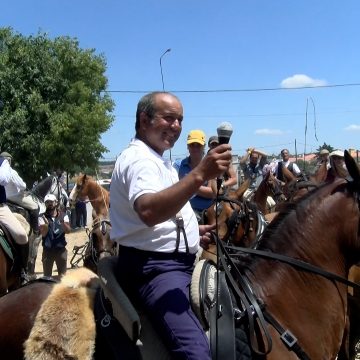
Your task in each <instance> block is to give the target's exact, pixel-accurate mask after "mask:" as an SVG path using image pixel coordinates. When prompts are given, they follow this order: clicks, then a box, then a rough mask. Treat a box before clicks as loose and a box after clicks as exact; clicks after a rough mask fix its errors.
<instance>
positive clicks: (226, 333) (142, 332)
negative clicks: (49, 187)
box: [95, 257, 250, 360]
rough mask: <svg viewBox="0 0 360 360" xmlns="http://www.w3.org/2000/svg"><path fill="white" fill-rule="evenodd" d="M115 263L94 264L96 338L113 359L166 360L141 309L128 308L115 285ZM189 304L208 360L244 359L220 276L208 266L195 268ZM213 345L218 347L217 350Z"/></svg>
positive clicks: (230, 302) (243, 345) (206, 263)
mask: <svg viewBox="0 0 360 360" xmlns="http://www.w3.org/2000/svg"><path fill="white" fill-rule="evenodd" d="M116 262H117V258H116V257H107V258H104V259H102V260H100V261H99V263H98V275H99V278H100V285H101V290H100V291H99V292H98V294H97V298H96V301H95V318H96V319H97V329H98V334H99V333H100V334H101V338H102V339H106V340H108V346H110V347H112V349H113V355H114V356H117V355H116V354H119V353H120V354H122V357H121V359H124V357H123V356H124V353H127V354H129V355H128V356H129V357H128V359H159V360H162V359H170V356H169V354H168V352H167V350H166V348H165V346H164V345H163V344H162V342H161V340H160V338H159V337H158V336H157V334H156V332H155V330H154V329H153V327H152V325H151V323H150V321H149V319H148V318H147V317H146V315H145V314H144V313H143V312H142V311H141V309H138V308H135V307H134V305H133V304H132V303H131V302H130V300H129V299H128V297H127V295H126V294H125V292H124V291H123V290H122V289H121V287H120V285H119V284H118V282H117V279H116V276H115V269H116ZM217 283H219V286H217ZM217 290H218V292H217ZM190 299H191V303H192V308H193V310H194V313H195V314H196V315H197V316H198V318H199V321H200V323H201V324H202V326H203V328H204V330H205V331H206V333H207V335H208V337H209V340H210V347H211V353H212V356H213V358H214V359H229V360H232V359H236V358H238V357H237V355H236V353H237V352H239V351H240V352H241V353H243V354H245V353H247V354H250V350H248V345H247V339H243V340H242V341H241V343H240V346H239V343H236V340H235V338H237V340H238V338H239V336H238V331H236V330H235V316H236V313H237V312H236V311H234V306H233V298H232V295H231V293H230V291H229V287H228V285H227V283H226V277H225V273H224V272H221V271H219V273H218V271H217V269H216V266H215V264H214V263H213V262H211V261H209V260H201V261H199V262H198V263H197V265H196V266H195V270H194V272H193V276H192V282H191V288H190ZM245 337H246V336H245ZM120 339H121V340H120ZM217 344H221V346H218V347H217V346H216V345H217ZM115 346H116V348H114V347H115ZM124 348H126V349H127V351H126V352H124ZM241 358H242V359H246V358H247V357H246V356H245V357H241ZM249 358H250V357H249ZM119 359H120V358H119Z"/></svg>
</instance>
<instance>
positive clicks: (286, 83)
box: [281, 74, 327, 89]
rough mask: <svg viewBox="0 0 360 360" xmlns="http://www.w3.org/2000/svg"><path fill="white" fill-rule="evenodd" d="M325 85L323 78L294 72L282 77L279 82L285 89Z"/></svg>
mask: <svg viewBox="0 0 360 360" xmlns="http://www.w3.org/2000/svg"><path fill="white" fill-rule="evenodd" d="M324 85H327V82H326V81H325V80H320V79H313V78H311V77H310V76H307V75H304V74H295V75H293V76H290V77H288V78H286V79H284V80H283V81H282V82H281V87H282V88H285V89H292V88H297V87H312V86H324Z"/></svg>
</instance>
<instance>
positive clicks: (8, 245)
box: [0, 225, 15, 262]
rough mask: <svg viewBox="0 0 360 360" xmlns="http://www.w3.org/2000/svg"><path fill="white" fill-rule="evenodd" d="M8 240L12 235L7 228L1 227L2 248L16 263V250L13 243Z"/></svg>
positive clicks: (0, 240)
mask: <svg viewBox="0 0 360 360" xmlns="http://www.w3.org/2000/svg"><path fill="white" fill-rule="evenodd" d="M8 239H11V235H10V233H9V232H8V230H7V229H6V228H5V227H2V226H1V225H0V246H1V247H2V248H3V249H4V252H5V254H6V255H7V256H8V257H9V259H10V260H11V261H13V262H14V260H15V257H14V252H15V248H14V245H13V243H12V242H10V241H9V240H8Z"/></svg>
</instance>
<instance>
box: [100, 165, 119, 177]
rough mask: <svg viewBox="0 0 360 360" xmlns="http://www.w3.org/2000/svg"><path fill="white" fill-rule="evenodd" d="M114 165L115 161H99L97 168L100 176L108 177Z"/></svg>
mask: <svg viewBox="0 0 360 360" xmlns="http://www.w3.org/2000/svg"><path fill="white" fill-rule="evenodd" d="M114 167H115V161H100V163H99V170H100V174H101V177H102V178H110V177H111V174H112V172H113V170H114Z"/></svg>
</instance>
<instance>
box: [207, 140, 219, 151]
mask: <svg viewBox="0 0 360 360" xmlns="http://www.w3.org/2000/svg"><path fill="white" fill-rule="evenodd" d="M217 146H219V143H218V142H216V141H213V142H212V143H211V144H209V149H210V150H212V149H215V148H216V147H217Z"/></svg>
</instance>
